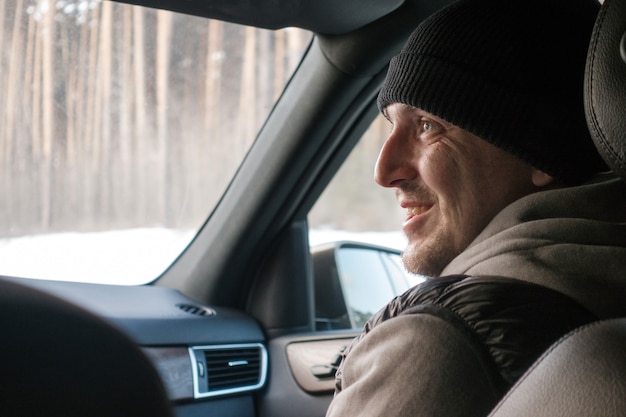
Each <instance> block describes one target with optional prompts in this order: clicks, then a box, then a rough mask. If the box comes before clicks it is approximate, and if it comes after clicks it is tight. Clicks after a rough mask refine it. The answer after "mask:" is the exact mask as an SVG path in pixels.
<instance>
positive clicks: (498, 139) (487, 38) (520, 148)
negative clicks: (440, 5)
mask: <svg viewBox="0 0 626 417" xmlns="http://www.w3.org/2000/svg"><path fill="white" fill-rule="evenodd" d="M598 8H599V5H598V3H597V1H596V0H461V1H458V2H456V3H454V4H452V5H451V6H448V7H447V8H445V9H443V10H441V11H439V12H437V13H436V14H434V15H433V16H431V17H430V18H428V19H426V20H425V21H424V22H423V23H422V24H421V25H420V26H419V27H418V28H417V29H416V30H415V31H414V32H413V34H412V35H411V37H410V38H409V40H408V42H407V43H406V45H405V46H404V48H403V49H402V51H401V52H400V54H398V55H397V56H395V57H394V58H393V59H392V60H391V63H390V67H389V72H388V74H387V78H386V79H385V82H384V84H383V87H382V90H381V91H380V94H379V96H378V107H379V109H380V110H381V111H382V110H384V108H385V107H386V106H387V105H388V104H390V103H392V102H398V103H404V104H408V105H411V106H414V107H417V108H420V109H422V110H424V111H427V112H429V113H432V114H434V115H436V116H438V117H441V118H442V119H444V120H446V121H448V122H450V123H452V124H454V125H456V126H458V127H461V128H463V129H465V130H467V131H469V132H471V133H473V134H475V135H477V136H478V137H480V138H482V139H484V140H486V141H488V142H490V143H492V144H493V145H495V146H497V147H499V148H501V149H503V150H505V151H507V152H510V153H512V154H513V155H515V156H517V157H518V158H520V159H522V160H523V161H525V162H527V163H528V164H530V165H532V166H534V167H536V168H538V169H540V170H542V171H544V172H546V173H548V174H550V175H552V176H554V177H556V178H558V179H560V180H561V181H562V182H563V183H565V184H567V185H573V184H579V183H581V182H583V181H584V180H586V179H587V178H589V177H590V176H591V175H592V174H594V173H596V172H599V171H603V170H606V169H607V168H606V166H605V164H604V162H603V161H602V159H601V158H600V156H599V154H598V152H597V151H596V149H595V147H594V146H593V142H592V141H591V137H590V135H589V131H588V129H587V124H586V122H585V114H584V106H583V78H584V72H585V60H586V55H587V48H588V45H589V40H590V38H591V31H592V28H593V24H594V21H595V17H596V14H597V12H598Z"/></svg>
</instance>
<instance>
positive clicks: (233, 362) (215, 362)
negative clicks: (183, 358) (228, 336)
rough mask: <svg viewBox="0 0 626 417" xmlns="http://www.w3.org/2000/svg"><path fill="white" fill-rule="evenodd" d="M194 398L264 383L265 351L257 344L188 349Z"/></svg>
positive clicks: (255, 387) (235, 390)
mask: <svg viewBox="0 0 626 417" xmlns="http://www.w3.org/2000/svg"><path fill="white" fill-rule="evenodd" d="M189 353H190V356H191V362H192V364H193V367H194V374H193V376H194V393H195V397H196V398H203V397H211V396H217V395H227V394H234V393H238V392H244V391H252V390H255V389H258V388H261V387H262V386H263V385H264V384H265V378H266V375H267V351H266V349H265V347H264V346H263V345H261V344H259V343H251V344H238V345H216V346H196V347H192V348H189Z"/></svg>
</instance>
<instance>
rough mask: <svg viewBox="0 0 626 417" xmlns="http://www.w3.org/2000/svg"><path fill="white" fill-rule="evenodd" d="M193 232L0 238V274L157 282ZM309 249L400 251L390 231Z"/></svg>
mask: <svg viewBox="0 0 626 417" xmlns="http://www.w3.org/2000/svg"><path fill="white" fill-rule="evenodd" d="M194 233H195V232H193V231H186V230H171V229H164V228H146V229H130V230H118V231H107V232H99V233H58V234H48V235H40V236H23V237H18V238H11V239H0V275H10V276H17V277H27V278H39V279H53V280H63V281H83V282H92V283H102V284H119V285H140V284H145V283H147V282H150V281H152V280H154V279H155V278H156V277H158V276H159V275H160V274H161V273H162V272H163V271H164V270H165V269H166V268H167V267H168V266H169V265H170V264H171V263H172V262H173V261H174V259H176V257H177V256H178V255H179V254H180V253H181V252H182V251H183V250H184V249H185V247H186V246H187V245H188V244H189V242H190V241H191V239H193V237H194ZM309 240H310V244H311V246H315V245H318V244H322V243H326V242H332V241H338V240H350V241H357V242H366V243H373V244H376V245H379V246H388V247H392V248H396V249H402V248H403V247H404V245H405V240H404V237H403V236H402V235H401V234H400V233H395V232H391V233H389V232H384V233H383V232H366V233H351V232H341V231H336V230H322V229H320V230H312V231H311V233H310V235H309Z"/></svg>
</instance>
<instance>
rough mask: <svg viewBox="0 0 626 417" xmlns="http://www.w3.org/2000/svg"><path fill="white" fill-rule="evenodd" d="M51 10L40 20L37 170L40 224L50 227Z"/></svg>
mask: <svg viewBox="0 0 626 417" xmlns="http://www.w3.org/2000/svg"><path fill="white" fill-rule="evenodd" d="M55 12H56V8H53V7H51V8H48V10H47V12H46V13H45V19H44V21H43V24H42V30H41V32H40V36H41V54H42V73H41V84H42V88H41V111H42V114H41V115H42V130H41V139H42V143H41V149H42V171H41V181H42V183H41V228H42V230H50V227H51V217H52V207H53V202H52V198H53V193H52V184H53V177H54V172H53V163H52V159H53V155H52V141H53V138H54V108H55V106H54V82H53V80H54V75H55V69H54V48H55V34H56V33H55V29H56V25H55V19H54V17H55Z"/></svg>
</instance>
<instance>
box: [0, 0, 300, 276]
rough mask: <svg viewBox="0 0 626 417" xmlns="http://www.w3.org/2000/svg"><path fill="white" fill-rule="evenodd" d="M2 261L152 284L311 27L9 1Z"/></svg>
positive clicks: (43, 271)
mask: <svg viewBox="0 0 626 417" xmlns="http://www.w3.org/2000/svg"><path fill="white" fill-rule="evenodd" d="M0 21H1V22H2V25H1V27H0V48H1V49H0V51H1V52H0V91H2V94H1V95H0V193H1V194H0V195H2V199H1V201H0V219H1V220H0V274H4V275H15V276H23V277H32V278H46V279H48V278H50V279H62V280H86V281H91V282H102V283H116V284H140V283H145V282H149V281H151V280H153V279H154V278H156V277H157V276H158V275H159V274H160V273H161V272H162V271H163V270H164V269H165V268H167V267H168V266H169V264H170V263H171V262H172V261H173V260H174V259H175V258H176V257H177V256H178V255H179V254H180V252H181V251H182V250H183V249H184V248H185V247H186V245H187V244H188V243H189V241H190V240H191V239H192V238H193V236H194V235H195V233H196V232H197V230H198V229H199V228H200V227H201V225H202V224H203V222H204V221H205V219H206V218H207V216H208V215H209V213H210V212H211V211H212V209H213V207H214V206H215V205H216V204H217V202H218V201H219V199H220V196H221V194H222V193H223V192H224V190H225V188H226V187H227V185H228V183H229V182H230V180H231V177H232V176H233V175H234V173H235V171H236V169H237V167H238V166H239V164H240V162H241V161H242V159H243V157H244V156H245V154H246V152H247V151H248V149H249V147H250V145H251V143H252V141H253V139H254V137H255V136H256V132H257V131H258V130H259V128H260V126H261V125H262V123H263V121H264V120H265V118H266V116H267V115H268V114H269V112H270V110H271V108H272V106H273V103H274V101H275V100H276V98H277V97H278V96H279V95H280V93H281V91H282V89H283V87H284V85H285V84H286V82H287V80H288V78H289V77H290V75H291V73H292V71H293V69H294V68H295V67H296V66H297V64H298V62H299V61H300V58H301V56H302V54H303V52H304V50H305V49H306V47H307V46H308V44H309V42H310V39H311V34H310V33H308V32H306V31H302V30H296V29H292V28H289V29H284V30H280V31H275V32H273V31H266V30H258V29H253V28H249V27H244V26H239V25H233V24H226V23H223V22H220V21H211V20H207V19H202V18H197V17H191V16H185V15H180V14H175V13H170V12H166V11H157V10H151V9H147V8H141V7H136V6H129V5H123V4H119V3H115V2H111V1H100V0H57V1H53V0H0Z"/></svg>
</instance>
